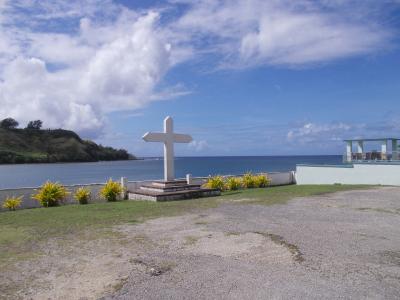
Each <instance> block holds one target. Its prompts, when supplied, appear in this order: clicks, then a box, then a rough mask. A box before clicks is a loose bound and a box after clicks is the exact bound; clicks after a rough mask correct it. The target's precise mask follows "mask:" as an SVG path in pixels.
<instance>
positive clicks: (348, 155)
mask: <svg viewBox="0 0 400 300" xmlns="http://www.w3.org/2000/svg"><path fill="white" fill-rule="evenodd" d="M352 148H353V142H352V141H347V143H346V161H347V162H351V158H352V157H351V156H352Z"/></svg>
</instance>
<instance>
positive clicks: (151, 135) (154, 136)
mask: <svg viewBox="0 0 400 300" xmlns="http://www.w3.org/2000/svg"><path fill="white" fill-rule="evenodd" d="M142 139H143V140H145V141H146V142H165V141H166V138H165V133H162V132H146V133H145V134H144V135H143V137H142Z"/></svg>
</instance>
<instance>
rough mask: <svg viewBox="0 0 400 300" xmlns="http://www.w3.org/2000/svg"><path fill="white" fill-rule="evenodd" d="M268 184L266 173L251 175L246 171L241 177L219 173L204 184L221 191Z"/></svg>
mask: <svg viewBox="0 0 400 300" xmlns="http://www.w3.org/2000/svg"><path fill="white" fill-rule="evenodd" d="M269 184H270V179H269V178H268V176H267V175H266V174H258V175H253V174H252V173H251V172H247V173H246V174H244V175H243V176H242V177H223V176H220V175H217V176H213V177H210V178H209V179H208V181H207V182H206V184H205V186H206V187H207V188H210V189H219V190H221V191H234V190H238V189H252V188H263V187H267V186H268V185H269Z"/></svg>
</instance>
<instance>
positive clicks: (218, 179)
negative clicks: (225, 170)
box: [206, 176, 225, 191]
mask: <svg viewBox="0 0 400 300" xmlns="http://www.w3.org/2000/svg"><path fill="white" fill-rule="evenodd" d="M206 187H207V188H209V189H219V190H221V191H222V190H224V187H225V182H224V178H223V177H222V176H213V177H210V178H209V179H208V181H207V183H206Z"/></svg>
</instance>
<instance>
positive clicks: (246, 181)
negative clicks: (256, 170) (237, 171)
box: [242, 172, 256, 189]
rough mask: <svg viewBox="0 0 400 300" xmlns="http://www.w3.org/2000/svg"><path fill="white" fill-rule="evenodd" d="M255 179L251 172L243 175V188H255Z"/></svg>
mask: <svg viewBox="0 0 400 300" xmlns="http://www.w3.org/2000/svg"><path fill="white" fill-rule="evenodd" d="M255 179H256V177H255V176H254V175H253V174H251V172H248V173H246V174H244V175H243V178H242V183H243V187H244V188H246V189H251V188H255V187H256V180H255Z"/></svg>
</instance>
